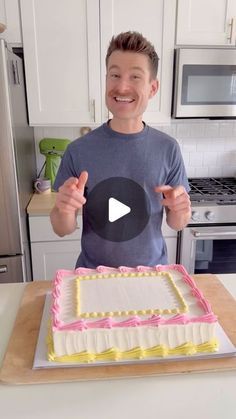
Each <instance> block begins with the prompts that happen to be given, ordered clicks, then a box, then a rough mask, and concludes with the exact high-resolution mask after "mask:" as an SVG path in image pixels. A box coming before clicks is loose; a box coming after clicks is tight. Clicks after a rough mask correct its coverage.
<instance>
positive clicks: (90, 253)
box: [54, 123, 189, 268]
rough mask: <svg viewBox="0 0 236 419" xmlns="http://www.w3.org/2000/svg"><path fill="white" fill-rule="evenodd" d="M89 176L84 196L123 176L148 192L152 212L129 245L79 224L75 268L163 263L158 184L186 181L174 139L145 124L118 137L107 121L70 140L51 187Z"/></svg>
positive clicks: (164, 262) (164, 256)
mask: <svg viewBox="0 0 236 419" xmlns="http://www.w3.org/2000/svg"><path fill="white" fill-rule="evenodd" d="M83 170H86V171H87V172H88V182H87V184H86V186H87V194H89V192H90V191H91V190H92V189H93V188H94V187H95V186H96V185H97V184H98V183H99V182H101V181H103V180H105V179H109V178H111V177H125V178H128V179H131V180H133V181H135V182H136V183H138V184H139V185H140V186H141V187H142V188H143V189H144V190H145V192H146V193H147V195H148V197H149V200H150V204H151V210H150V212H151V214H150V218H149V221H148V224H147V225H146V227H145V229H144V230H143V231H142V232H141V233H140V234H139V235H138V236H136V237H135V238H133V239H130V240H128V241H122V242H113V241H109V240H105V239H103V238H101V237H100V236H98V235H97V234H96V233H94V231H93V230H92V229H91V227H90V225H88V223H86V222H85V220H84V221H83V232H82V241H81V247H82V251H81V254H80V255H79V258H78V260H77V263H76V267H78V266H83V267H89V268H95V267H97V266H98V265H105V266H113V267H118V266H131V267H133V266H137V265H147V266H153V265H157V264H166V263H168V260H167V251H166V244H165V241H164V239H163V236H162V232H161V224H162V216H163V206H162V205H161V199H162V195H161V194H160V193H156V192H155V190H154V188H155V187H156V186H158V185H170V186H173V187H174V186H177V185H183V186H184V187H185V188H186V190H187V191H189V185H188V180H187V176H186V172H185V168H184V164H183V160H182V156H181V152H180V149H179V145H178V143H177V141H176V140H175V139H173V138H171V137H169V136H168V135H167V134H164V133H163V132H160V131H158V130H156V129H153V128H151V127H149V126H147V125H144V128H143V130H142V131H141V132H139V133H137V134H121V133H118V132H116V131H113V130H112V129H111V128H110V127H109V125H108V124H107V123H104V124H103V125H101V126H100V127H99V128H97V129H95V130H93V131H91V132H90V133H88V134H86V135H85V136H84V137H82V138H78V139H77V140H75V141H73V142H72V143H71V144H69V146H68V147H67V150H66V152H65V154H64V156H63V158H62V162H61V165H60V168H59V170H58V174H57V177H56V180H55V183H54V189H55V190H58V188H59V187H60V186H61V185H62V184H63V183H64V182H65V180H66V179H67V178H69V177H71V176H73V177H79V175H80V173H81V172H82V171H83Z"/></svg>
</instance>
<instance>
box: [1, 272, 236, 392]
mask: <svg viewBox="0 0 236 419" xmlns="http://www.w3.org/2000/svg"><path fill="white" fill-rule="evenodd" d="M193 277H194V279H195V281H196V284H197V285H198V286H199V288H200V289H201V290H202V291H203V293H204V295H205V296H206V298H207V299H208V300H209V301H210V303H211V305H212V309H213V311H214V313H215V314H217V315H218V318H219V322H220V324H221V326H222V327H223V329H224V330H225V332H226V333H227V335H228V336H229V338H230V340H231V341H232V342H233V343H234V345H235V346H236V301H235V300H234V298H233V297H232V296H231V294H230V293H229V292H228V291H227V290H226V289H225V288H224V286H223V285H222V284H221V283H220V281H219V280H218V279H217V277H216V276H215V275H194V276H193ZM51 285H52V283H51V281H38V282H32V283H29V284H27V286H26V288H25V291H24V295H23V298H22V301H21V305H20V308H19V311H18V314H17V317H16V321H15V325H14V328H13V332H12V335H11V338H10V340H9V344H8V347H7V351H6V354H5V358H4V361H3V365H2V369H1V372H0V380H1V381H3V382H4V383H8V384H39V383H56V382H68V381H82V380H96V379H111V378H124V377H141V376H154V375H163V374H180V373H189V372H206V371H226V370H232V369H236V357H228V358H211V359H210V358H209V359H202V360H196V359H195V360H194V359H192V360H180V361H175V362H168V360H166V362H161V363H156V364H153V363H152V364H148V363H146V364H129V365H112V366H92V367H91V366H89V367H86V366H85V367H83V368H79V367H72V368H62V367H61V368H60V367H59V368H50V369H40V370H33V369H32V365H33V360H34V353H35V348H36V345H37V339H38V332H39V327H40V322H41V316H42V312H43V306H44V301H45V295H46V293H47V291H49V290H50V289H51Z"/></svg>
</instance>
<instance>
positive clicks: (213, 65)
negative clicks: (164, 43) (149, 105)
mask: <svg viewBox="0 0 236 419" xmlns="http://www.w3.org/2000/svg"><path fill="white" fill-rule="evenodd" d="M172 117H174V118H236V48H232V47H230V48H177V49H176V50H175V64H174V85H173V100H172Z"/></svg>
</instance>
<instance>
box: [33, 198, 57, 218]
mask: <svg viewBox="0 0 236 419" xmlns="http://www.w3.org/2000/svg"><path fill="white" fill-rule="evenodd" d="M55 200H56V192H50V193H41V194H40V193H34V195H33V196H32V198H31V200H30V203H29V205H28V207H27V213H28V215H29V216H34V215H38V216H41V215H49V214H50V211H51V209H52V207H53V206H54V203H55Z"/></svg>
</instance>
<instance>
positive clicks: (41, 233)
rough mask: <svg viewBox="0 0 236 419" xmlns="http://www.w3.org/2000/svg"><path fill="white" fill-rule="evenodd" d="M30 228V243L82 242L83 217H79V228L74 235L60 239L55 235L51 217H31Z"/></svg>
mask: <svg viewBox="0 0 236 419" xmlns="http://www.w3.org/2000/svg"><path fill="white" fill-rule="evenodd" d="M29 227H30V241H31V243H33V242H45V241H58V240H60V241H70V240H80V239H81V233H82V216H81V215H80V216H78V217H77V228H76V230H75V231H74V233H72V234H69V235H67V236H64V237H59V236H58V235H57V234H55V233H54V231H53V228H52V225H51V221H50V217H48V216H42V217H29Z"/></svg>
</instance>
